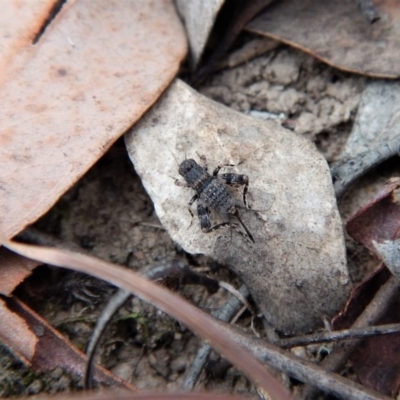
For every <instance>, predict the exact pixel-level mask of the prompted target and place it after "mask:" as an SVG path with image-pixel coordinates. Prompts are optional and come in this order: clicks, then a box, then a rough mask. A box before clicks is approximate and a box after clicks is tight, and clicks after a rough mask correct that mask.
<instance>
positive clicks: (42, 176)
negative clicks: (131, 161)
mask: <svg viewBox="0 0 400 400" xmlns="http://www.w3.org/2000/svg"><path fill="white" fill-rule="evenodd" d="M30 50H31V56H30V58H29V60H28V61H27V62H26V64H25V65H24V67H23V68H22V69H18V70H17V71H16V72H15V74H12V73H11V72H12V71H7V75H8V77H9V78H10V76H12V79H7V80H6V81H4V82H3V84H2V85H1V86H0V103H1V104H2V113H1V130H0V146H1V152H0V164H1V165H2V169H1V174H0V187H1V196H0V215H1V216H2V218H1V220H0V235H1V236H3V237H11V236H13V235H15V234H16V233H18V232H19V231H20V230H22V229H23V228H24V227H25V226H26V225H28V224H30V223H32V222H33V221H35V220H36V219H37V218H38V217H39V216H41V215H42V214H43V213H45V212H46V211H47V210H48V208H49V207H51V206H52V205H53V204H54V203H55V202H56V201H57V199H58V198H59V196H60V195H61V194H63V193H64V192H65V191H66V190H67V189H68V188H69V187H70V186H71V185H72V184H73V183H74V182H75V181H76V180H77V179H79V178H80V177H81V176H82V175H83V174H84V173H85V172H86V171H87V170H88V169H89V168H90V167H91V165H93V163H94V162H95V161H96V160H97V159H98V158H99V157H100V156H101V155H102V154H103V153H104V152H105V151H106V150H107V149H108V148H109V147H110V145H111V144H112V143H113V142H114V141H115V140H116V139H117V138H118V137H119V136H120V135H121V134H122V133H123V132H124V131H126V130H127V129H128V128H129V127H130V126H131V125H132V124H133V123H134V122H135V121H136V120H137V119H138V118H140V116H141V115H142V114H143V113H144V112H145V111H146V110H147V109H148V108H149V107H150V106H151V104H152V103H153V102H154V101H155V100H156V99H157V97H158V96H159V95H160V94H161V93H162V91H163V90H164V89H165V88H166V86H167V85H168V83H169V82H170V81H171V79H172V78H173V77H174V75H175V74H176V72H177V70H178V67H179V64H180V61H181V60H182V58H183V57H184V55H185V53H186V41H185V36H184V31H183V29H182V26H181V23H180V21H179V18H178V16H177V15H176V12H175V9H174V6H173V4H172V2H171V1H163V2H160V1H151V2H150V1H146V0H138V1H135V2H128V1H127V2H120V1H117V0H114V1H110V0H97V1H95V2H93V1H90V0H80V1H76V2H71V3H68V4H67V5H66V7H64V8H63V10H62V11H61V13H60V14H59V15H58V16H57V17H56V18H55V19H54V20H53V21H52V23H51V25H50V26H48V27H47V29H46V31H45V33H44V35H43V36H42V37H41V38H40V41H39V42H38V43H37V44H36V45H35V46H32V48H31V49H30Z"/></svg>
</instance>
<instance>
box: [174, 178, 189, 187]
mask: <svg viewBox="0 0 400 400" xmlns="http://www.w3.org/2000/svg"><path fill="white" fill-rule="evenodd" d="M175 185H176V186H182V187H189V185H188V184H187V183H186V182H181V181H180V180H179V179H175Z"/></svg>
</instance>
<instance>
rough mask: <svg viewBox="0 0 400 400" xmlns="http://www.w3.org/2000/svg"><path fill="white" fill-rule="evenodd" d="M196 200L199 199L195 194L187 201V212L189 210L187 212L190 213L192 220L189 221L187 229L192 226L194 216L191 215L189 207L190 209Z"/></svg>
mask: <svg viewBox="0 0 400 400" xmlns="http://www.w3.org/2000/svg"><path fill="white" fill-rule="evenodd" d="M198 198H199V196H198V195H197V194H195V195H194V196H193V197H192V198H191V199H190V201H189V203H188V210H189V212H190V215H191V216H192V218H191V220H190V224H189V226H188V229H189V228H190V226H191V225H192V222H193V217H194V215H193V213H192V210H191V209H190V207H192V205H193V203H194V202H195V201H196V200H197V199H198Z"/></svg>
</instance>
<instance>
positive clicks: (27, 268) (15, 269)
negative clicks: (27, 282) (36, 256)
mask: <svg viewBox="0 0 400 400" xmlns="http://www.w3.org/2000/svg"><path fill="white" fill-rule="evenodd" d="M39 264H40V262H38V261H34V260H30V259H29V258H25V257H21V256H19V255H18V254H15V253H13V252H11V251H9V250H7V249H6V248H4V247H0V293H1V294H3V295H5V296H10V295H11V293H12V292H13V290H14V289H15V288H16V287H17V286H18V285H19V284H20V283H21V282H22V281H23V280H24V279H25V278H26V277H28V276H29V275H30V274H31V271H32V270H33V269H34V268H36V267H37V266H38V265H39Z"/></svg>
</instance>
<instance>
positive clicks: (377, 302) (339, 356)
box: [303, 276, 400, 399]
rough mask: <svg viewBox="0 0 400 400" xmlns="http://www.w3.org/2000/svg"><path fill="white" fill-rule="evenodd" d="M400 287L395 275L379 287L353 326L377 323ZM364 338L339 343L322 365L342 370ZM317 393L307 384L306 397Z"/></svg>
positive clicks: (330, 370) (331, 369)
mask: <svg viewBox="0 0 400 400" xmlns="http://www.w3.org/2000/svg"><path fill="white" fill-rule="evenodd" d="M399 289H400V281H399V280H398V279H396V278H395V277H394V276H391V277H390V278H389V280H388V281H387V282H386V283H385V284H384V285H383V286H382V287H381V288H380V289H379V291H378V292H377V293H376V295H375V297H374V298H373V300H372V301H371V303H370V304H369V305H368V306H367V308H366V309H365V310H364V312H363V313H362V314H361V315H360V316H359V317H358V318H357V320H356V321H355V323H354V324H353V328H361V327H366V326H369V325H373V324H375V323H376V322H377V321H378V320H379V319H380V318H381V317H382V316H383V315H384V313H385V311H386V309H387V307H388V306H389V305H390V302H391V300H392V299H393V297H394V296H395V295H396V294H397V292H398V291H399ZM362 340H363V339H351V340H346V341H344V342H342V343H338V344H337V345H336V346H335V347H334V348H333V350H332V352H331V353H330V354H329V355H328V356H327V357H326V358H325V359H324V360H323V361H322V363H321V367H322V368H324V370H326V371H328V372H332V371H338V370H340V369H341V368H342V367H343V366H344V364H345V363H346V361H347V359H348V358H349V356H350V354H351V353H352V352H353V351H354V350H355V349H356V347H357V346H358V345H359V344H360V343H361V341H362ZM315 394H316V390H315V388H313V387H310V386H306V387H305V388H304V391H303V397H304V398H305V399H311V398H312V397H313V396H314V395H315Z"/></svg>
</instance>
